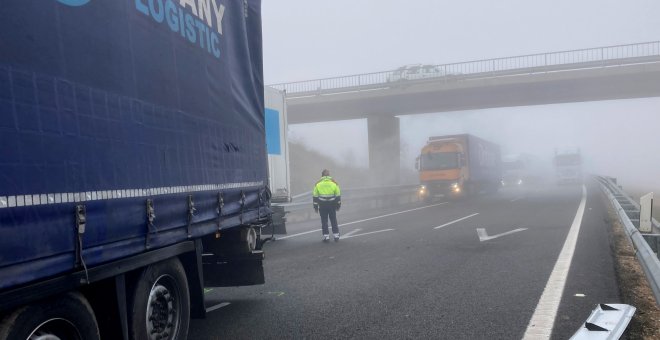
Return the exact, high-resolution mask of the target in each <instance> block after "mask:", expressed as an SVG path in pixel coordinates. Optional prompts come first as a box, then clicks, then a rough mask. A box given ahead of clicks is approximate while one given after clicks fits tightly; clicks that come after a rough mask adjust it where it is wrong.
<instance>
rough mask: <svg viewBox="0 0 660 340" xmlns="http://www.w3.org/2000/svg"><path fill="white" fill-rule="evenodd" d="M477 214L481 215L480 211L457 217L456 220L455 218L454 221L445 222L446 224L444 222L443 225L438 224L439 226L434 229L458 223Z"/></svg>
mask: <svg viewBox="0 0 660 340" xmlns="http://www.w3.org/2000/svg"><path fill="white" fill-rule="evenodd" d="M477 215H479V213H474V214H472V215H467V216H465V217H461V218H459V219H456V220H453V221H451V222H447V223H445V224H443V225H439V226H437V227H434V228H433V229H440V228H444V227H446V226H448V225H450V224H454V223H456V222H460V221H462V220H464V219H468V218H470V217H472V216H477Z"/></svg>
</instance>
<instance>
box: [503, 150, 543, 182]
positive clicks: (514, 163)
mask: <svg viewBox="0 0 660 340" xmlns="http://www.w3.org/2000/svg"><path fill="white" fill-rule="evenodd" d="M546 168H547V166H546V167H544V166H543V163H542V162H541V161H540V160H539V159H537V158H536V157H534V156H532V155H530V154H524V153H523V154H511V155H506V156H504V157H502V186H507V187H511V186H514V187H519V186H526V185H530V184H539V183H540V182H541V181H542V178H543V173H544V171H543V170H544V169H546ZM546 171H547V170H546Z"/></svg>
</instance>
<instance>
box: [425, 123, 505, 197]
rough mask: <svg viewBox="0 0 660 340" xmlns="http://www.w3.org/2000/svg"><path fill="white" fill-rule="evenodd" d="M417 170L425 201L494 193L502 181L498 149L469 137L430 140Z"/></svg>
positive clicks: (453, 136)
mask: <svg viewBox="0 0 660 340" xmlns="http://www.w3.org/2000/svg"><path fill="white" fill-rule="evenodd" d="M416 168H417V170H418V171H419V182H420V188H419V195H420V197H421V198H423V199H425V200H431V199H433V198H434V197H440V196H453V197H455V196H463V195H469V194H475V193H478V192H481V191H489V192H493V191H497V189H498V188H499V186H500V181H501V179H502V171H501V164H500V149H499V146H497V145H496V144H493V143H490V142H487V141H485V140H483V139H480V138H477V137H475V136H472V135H468V134H463V135H450V136H438V137H430V138H429V140H428V142H427V143H426V145H424V147H423V148H422V150H421V152H420V155H419V157H418V158H417V164H416Z"/></svg>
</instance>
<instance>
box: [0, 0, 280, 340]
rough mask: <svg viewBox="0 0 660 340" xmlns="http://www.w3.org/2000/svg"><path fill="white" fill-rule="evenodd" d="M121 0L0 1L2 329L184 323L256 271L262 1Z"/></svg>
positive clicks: (10, 332)
mask: <svg viewBox="0 0 660 340" xmlns="http://www.w3.org/2000/svg"><path fill="white" fill-rule="evenodd" d="M127 3H128V2H126V1H65V0H61V1H46V2H37V1H22V0H21V1H19V0H15V1H8V2H3V10H2V11H1V12H0V22H5V23H9V22H11V25H12V30H13V31H14V32H15V34H5V35H3V36H2V39H3V40H2V51H3V53H0V97H2V102H3V103H9V107H10V108H9V109H8V108H7V106H5V105H2V108H0V121H2V122H12V123H11V124H0V144H2V145H3V149H2V150H3V151H2V156H1V157H0V158H1V160H0V174H1V175H0V339H1V340H13V339H76V340H95V339H100V337H101V336H102V337H103V338H104V339H129V338H130V339H166V340H173V339H186V338H187V333H188V328H189V322H190V318H191V317H194V318H202V317H204V316H205V313H206V309H205V305H204V303H205V301H204V287H224V286H245V285H253V284H262V283H264V270H263V265H262V262H263V258H264V254H263V252H262V251H261V246H262V245H263V243H264V240H262V239H261V237H260V230H261V228H263V227H264V226H266V225H267V224H268V223H269V221H270V208H269V207H270V196H269V191H268V188H267V180H268V172H267V169H268V166H267V161H268V159H267V153H266V145H265V143H264V141H265V139H266V138H265V129H264V98H263V74H262V46H261V42H262V38H261V13H260V7H261V6H260V3H261V2H260V1H259V0H246V1H223V3H222V4H220V2H218V4H219V5H220V10H218V11H207V12H205V15H206V18H203V17H202V18H200V17H199V16H198V12H197V11H195V10H194V7H192V9H191V7H190V6H179V2H167V5H165V7H164V8H165V9H163V6H162V2H161V7H160V9H157V8H155V7H154V6H148V5H147V2H146V1H134V2H131V4H132V6H131V7H127V6H126V5H127ZM208 3H209V2H208V1H207V4H208ZM149 4H150V5H153V2H149ZM213 4H214V6H215V5H216V1H215V0H214V1H213ZM199 13H203V12H201V11H200V12H199ZM223 18H224V19H223ZM223 20H224V21H223ZM221 23H222V27H221V26H220V25H221ZM196 28H197V29H196ZM220 46H222V54H221V53H220ZM15 117H22V118H20V119H18V120H15ZM14 122H16V123H15V124H14Z"/></svg>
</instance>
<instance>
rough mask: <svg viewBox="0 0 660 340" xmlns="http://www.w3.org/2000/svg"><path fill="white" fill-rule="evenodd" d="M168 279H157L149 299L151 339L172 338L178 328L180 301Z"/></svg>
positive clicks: (148, 319) (148, 329) (148, 322)
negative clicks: (174, 294)
mask: <svg viewBox="0 0 660 340" xmlns="http://www.w3.org/2000/svg"><path fill="white" fill-rule="evenodd" d="M167 281H168V280H166V279H159V280H156V283H154V285H153V287H152V288H151V292H150V293H149V300H148V301H147V320H146V321H147V336H148V337H149V339H151V340H166V339H172V338H173V337H174V335H175V332H176V330H177V328H178V326H179V325H178V323H179V322H178V317H177V310H178V301H177V299H176V298H175V296H173V294H172V292H173V290H172V289H171V287H168V286H170V284H169V282H167Z"/></svg>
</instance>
